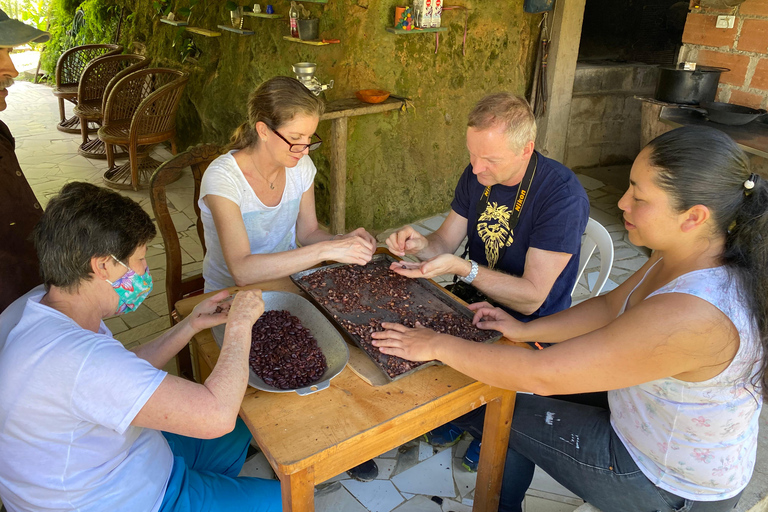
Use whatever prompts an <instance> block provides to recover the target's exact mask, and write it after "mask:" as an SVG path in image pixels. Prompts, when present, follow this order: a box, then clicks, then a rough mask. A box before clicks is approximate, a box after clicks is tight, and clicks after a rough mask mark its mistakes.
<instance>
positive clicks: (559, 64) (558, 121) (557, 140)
mask: <svg viewBox="0 0 768 512" xmlns="http://www.w3.org/2000/svg"><path fill="white" fill-rule="evenodd" d="M585 4H586V0H557V2H555V10H554V13H553V14H551V15H550V16H549V17H548V22H549V23H551V25H550V32H549V33H550V34H551V37H552V40H551V42H550V44H549V64H548V66H547V99H548V101H547V112H546V113H545V114H544V116H543V118H541V119H539V120H538V127H539V136H538V137H537V138H536V146H537V148H538V149H539V151H541V154H543V155H544V156H546V157H548V158H552V159H554V160H557V161H558V162H562V161H563V160H564V159H565V147H566V143H567V137H566V135H567V131H568V119H569V118H570V117H571V99H572V98H573V81H574V78H575V76H576V61H577V60H578V58H579V42H580V40H581V24H582V22H583V21H584V6H585Z"/></svg>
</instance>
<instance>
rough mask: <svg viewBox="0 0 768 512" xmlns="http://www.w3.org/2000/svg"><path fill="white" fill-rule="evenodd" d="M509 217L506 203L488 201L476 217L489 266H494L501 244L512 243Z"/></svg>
mask: <svg viewBox="0 0 768 512" xmlns="http://www.w3.org/2000/svg"><path fill="white" fill-rule="evenodd" d="M509 217H510V212H509V207H507V206H506V205H501V206H499V204H498V203H488V206H486V207H485V211H484V212H483V213H482V215H480V217H479V218H478V219H477V234H478V235H480V239H481V240H482V241H483V245H485V259H486V260H488V266H489V267H490V268H494V267H495V266H496V263H498V261H499V251H500V250H501V247H502V245H505V246H506V247H509V246H510V245H512V233H510V229H509ZM507 235H509V236H507ZM505 240H506V243H505Z"/></svg>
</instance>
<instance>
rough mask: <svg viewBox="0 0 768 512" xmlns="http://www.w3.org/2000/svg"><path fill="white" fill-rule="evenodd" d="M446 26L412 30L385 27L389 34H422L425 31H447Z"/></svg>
mask: <svg viewBox="0 0 768 512" xmlns="http://www.w3.org/2000/svg"><path fill="white" fill-rule="evenodd" d="M447 31H448V27H435V28H414V29H413V30H405V29H402V28H395V27H387V32H389V33H391V34H398V35H399V34H424V33H427V32H447Z"/></svg>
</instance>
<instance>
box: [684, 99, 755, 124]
mask: <svg viewBox="0 0 768 512" xmlns="http://www.w3.org/2000/svg"><path fill="white" fill-rule="evenodd" d="M680 108H682V109H685V110H695V111H696V112H698V113H700V114H703V115H704V116H706V117H707V119H709V120H710V121H712V122H714V123H720V124H727V125H729V126H741V125H744V124H748V123H751V122H752V121H754V120H755V119H757V118H758V117H762V116H764V115H765V114H766V111H765V110H762V109H760V110H757V109H754V108H749V107H744V106H741V105H734V104H733V103H719V102H716V101H715V102H711V103H710V102H702V103H701V105H699V106H698V107H690V106H687V105H684V106H681V107H680Z"/></svg>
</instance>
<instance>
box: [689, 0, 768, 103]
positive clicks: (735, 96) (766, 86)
mask: <svg viewBox="0 0 768 512" xmlns="http://www.w3.org/2000/svg"><path fill="white" fill-rule="evenodd" d="M698 3H701V4H704V5H703V6H702V7H701V8H698V9H696V8H693V6H694V5H695V4H698ZM691 6H692V9H691V12H690V13H689V14H688V19H687V21H686V24H685V32H684V33H683V49H682V51H681V52H680V59H679V60H680V61H681V62H682V61H693V62H696V63H698V64H700V65H707V66H718V67H725V68H729V69H730V70H731V71H730V72H728V73H723V75H722V76H721V77H720V86H719V88H718V93H717V100H718V101H724V102H729V103H736V104H739V105H745V106H748V107H753V108H768V0H745V2H744V3H742V4H741V5H740V6H738V7H735V8H733V9H714V8H708V7H706V0H705V1H703V2H694V1H692V2H691ZM730 14H734V15H735V16H736V22H735V23H734V26H733V28H732V29H722V28H716V27H715V23H716V21H717V16H718V15H730Z"/></svg>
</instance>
